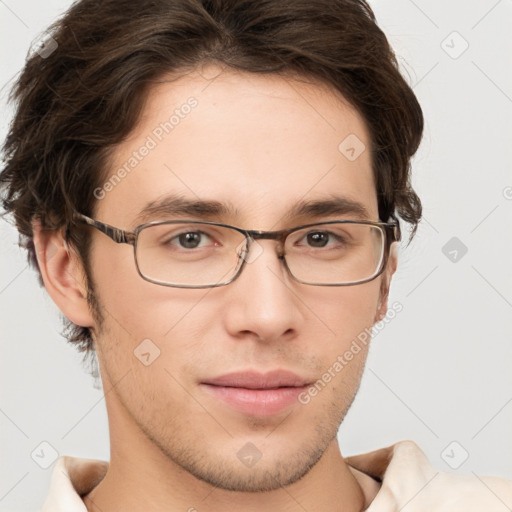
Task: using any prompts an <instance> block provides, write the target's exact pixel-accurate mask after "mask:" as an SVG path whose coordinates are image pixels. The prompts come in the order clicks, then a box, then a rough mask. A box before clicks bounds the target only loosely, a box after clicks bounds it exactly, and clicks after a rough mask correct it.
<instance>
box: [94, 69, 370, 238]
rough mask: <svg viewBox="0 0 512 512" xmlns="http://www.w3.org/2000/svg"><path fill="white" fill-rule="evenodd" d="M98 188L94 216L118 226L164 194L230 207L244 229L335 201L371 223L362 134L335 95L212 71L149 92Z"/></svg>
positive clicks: (285, 81) (357, 119) (354, 115)
mask: <svg viewBox="0 0 512 512" xmlns="http://www.w3.org/2000/svg"><path fill="white" fill-rule="evenodd" d="M100 187H101V188H102V192H101V193H100V194H99V195H97V197H99V196H103V198H102V199H101V200H99V201H98V205H97V211H96V214H97V215H98V216H99V218H102V219H104V220H108V221H109V222H110V223H114V222H117V223H119V225H125V226H127V225H131V224H132V223H133V221H134V219H136V218H140V213H141V212H142V211H143V210H144V208H145V207H147V205H148V204H155V203H158V202H159V201H160V200H161V199H162V198H164V197H165V196H168V195H172V196H174V197H176V196H178V197H183V198H186V199H188V200H198V201H199V200H205V201H217V202H221V203H226V204H229V205H230V208H229V210H230V211H231V212H236V217H237V218H236V219H235V218H230V219H228V218H223V219H222V220H225V221H228V220H229V221H233V222H236V223H237V225H239V226H242V227H248V228H251V229H266V228H268V227H269V226H274V223H275V222H276V221H277V219H279V218H284V217H285V216H286V214H287V212H289V211H290V210H291V209H292V208H293V207H294V205H296V204H297V203H298V202H304V201H308V200H321V199H322V200H323V199H328V198H329V197H332V196H336V197H344V198H347V199H349V200H351V201H353V202H358V203H361V204H362V205H363V206H364V207H365V208H366V210H367V211H368V212H369V214H370V217H372V218H375V219H376V218H377V200H376V192H375V187H374V182H373V174H372V166H371V155H370V137H369V132H368V130H367V127H366V126H365V123H364V120H363V119H362V117H361V116H360V115H359V114H358V112H357V111H356V110H355V109H354V108H353V107H351V106H350V105H349V104H348V103H347V102H346V101H345V100H344V99H343V97H342V96H341V95H340V94H339V93H337V92H336V91H334V90H333V89H332V88H330V87H328V86H327V85H324V84H320V83H311V81H309V82H305V81H298V80H296V79H292V78H289V77H283V76H279V75H276V74H271V75H268V74H266V75H257V74H252V73H245V72H238V71H234V70H229V71H226V70H224V71H222V70H221V69H220V68H218V67H215V66H213V65H211V66H209V67H208V68H203V69H202V70H201V71H200V72H198V71H195V72H192V73H189V74H187V75H185V76H182V77H180V78H178V79H174V80H170V79H169V80H166V79H162V80H161V81H160V83H158V84H156V85H154V86H153V87H152V88H151V90H150V92H149V94H148V97H147V101H146V103H145V106H144V109H143V112H142V115H141V118H140V120H139V122H138V124H137V126H136V127H135V129H134V130H133V132H132V133H131V135H130V136H129V137H128V138H127V139H126V140H125V141H124V142H122V143H121V144H119V145H118V146H117V147H116V148H115V150H114V152H113V153H112V156H111V159H110V162H109V166H108V169H107V172H106V174H105V177H104V181H103V182H101V183H100ZM103 192H104V193H103ZM244 224H247V225H245V226H243V225H244Z"/></svg>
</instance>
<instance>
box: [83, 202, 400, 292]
mask: <svg viewBox="0 0 512 512" xmlns="http://www.w3.org/2000/svg"><path fill="white" fill-rule="evenodd" d="M74 219H75V221H77V222H79V223H82V224H86V225H88V226H90V227H92V228H95V229H97V230H98V231H100V232H101V233H103V234H104V235H106V236H108V237H109V238H110V239H111V240H113V241H114V242H115V243H117V244H128V245H132V246H133V256H134V260H135V266H136V268H137V272H138V274H139V275H140V277H142V279H144V280H145V281H148V282H150V283H154V284H158V285H161V286H170V287H173V288H217V287H219V286H225V285H227V284H230V283H232V282H233V281H234V280H235V279H237V278H238V277H239V276H240V274H241V273H242V270H243V268H244V266H245V263H246V258H245V256H246V255H247V254H249V251H250V248H251V243H252V242H253V241H254V240H276V241H277V242H279V247H280V252H279V253H278V256H277V257H278V259H280V260H281V261H282V262H283V264H284V267H285V268H286V271H287V272H288V275H289V276H290V277H291V278H292V279H293V280H294V281H296V282H298V283H302V284H307V285H311V286H352V285H356V284H363V283H367V282H369V281H373V280H374V279H376V278H377V277H378V276H380V275H381V274H382V272H384V269H385V268H386V264H387V262H388V259H389V254H390V247H391V244H392V243H393V242H399V241H400V240H401V230H400V223H399V221H398V219H397V218H396V217H395V216H394V215H393V214H391V216H390V219H391V221H390V222H377V221H371V220H331V221H324V222H315V223H311V224H303V225H301V226H295V227H293V228H289V229H282V230H279V231H259V230H253V229H242V228H238V227H236V226H231V225H230V224H223V223H221V222H210V221H201V220H188V219H183V220H155V221H151V222H146V223H144V224H140V225H138V226H137V227H136V228H135V229H133V231H126V230H123V229H120V228H116V227H114V226H111V225H110V224H105V223H104V222H100V221H99V220H96V219H92V218H91V217H88V216H87V215H84V214H82V213H78V212H75V214H74ZM183 223H186V224H207V225H211V226H219V227H224V228H230V229H233V230H235V231H238V232H239V233H241V234H242V235H244V237H245V243H246V245H245V253H244V254H239V255H238V256H239V264H238V268H237V269H236V271H235V274H234V275H233V277H231V279H229V280H228V281H223V282H221V283H216V284H213V285H179V284H172V283H166V282H164V281H159V280H156V279H151V278H150V277H147V276H145V275H144V274H143V273H142V272H141V270H140V268H139V263H138V261H137V240H138V237H139V233H140V232H141V231H143V230H144V229H147V228H148V227H151V226H156V225H164V224H183ZM329 224H364V225H368V226H374V227H377V228H379V229H380V230H381V231H382V233H383V236H384V253H383V255H382V258H381V262H380V266H379V268H378V270H377V272H376V273H375V274H374V275H372V276H371V277H369V278H366V279H362V280H359V281H351V282H348V283H311V282H307V281H302V280H301V279H298V278H297V277H295V276H294V275H293V273H292V271H291V270H290V268H289V267H288V263H287V262H286V256H285V254H284V253H283V248H284V245H285V242H286V238H287V237H288V236H289V235H290V234H291V233H294V232H295V231H299V230H301V229H304V228H308V227H314V226H324V225H329Z"/></svg>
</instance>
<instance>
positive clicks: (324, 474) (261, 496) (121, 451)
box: [84, 435, 366, 512]
mask: <svg viewBox="0 0 512 512" xmlns="http://www.w3.org/2000/svg"><path fill="white" fill-rule="evenodd" d="M111 439H112V440H113V441H114V442H113V444H112V445H111V460H110V465H109V469H108V471H107V474H106V476H105V477H104V479H103V480H102V481H101V482H100V484H99V485H98V486H97V487H96V488H94V489H93V490H92V491H91V492H90V493H89V494H88V495H87V496H86V497H85V498H84V502H85V505H86V506H87V509H88V512H101V511H105V510H108V511H109V512H120V511H123V512H125V511H127V510H133V511H135V510H144V512H157V511H159V512H161V511H163V510H165V511H166V512H174V511H180V512H183V511H188V512H200V511H202V510H208V511H210V512H220V511H225V510H239V511H241V512H253V511H254V512H256V511H258V512H259V511H261V510H276V511H280V512H295V511H297V512H299V511H300V512H303V511H304V510H307V511H308V512H316V511H325V510H334V509H333V503H335V504H336V507H337V508H336V509H335V510H336V511H337V512H360V511H361V510H362V509H363V507H364V506H365V502H366V500H365V497H364V495H363V491H362V489H361V485H360V483H361V484H362V485H363V487H364V478H363V479H361V476H360V475H357V479H356V477H355V476H354V472H353V471H351V469H349V467H348V466H347V464H346V463H345V461H344V460H343V457H342V456H341V454H340V451H339V447H338V443H337V441H336V440H333V441H332V442H331V443H330V445H329V446H328V448H327V450H326V451H325V452H324V454H323V455H322V457H321V458H320V460H319V461H318V462H317V464H315V466H314V467H313V468H312V469H311V470H310V471H309V472H308V473H307V474H306V475H305V476H304V477H303V478H301V479H300V480H299V481H297V482H295V483H293V484H291V485H288V486H286V487H282V488H279V489H277V490H272V491H268V492H235V491H227V490H223V489H220V488H215V487H214V486H212V485H210V484H208V483H206V482H203V481H201V480H199V479H197V478H196V477H194V476H193V475H191V474H190V473H188V472H187V471H184V470H183V469H182V468H181V467H179V466H178V465H177V464H175V463H174V462H173V461H172V460H170V459H169V458H168V457H167V456H166V455H164V454H163V453H162V452H161V451H160V450H159V449H158V448H157V447H156V446H155V445H154V444H153V443H152V442H151V441H150V440H149V439H147V438H146V437H145V436H143V435H141V436H139V439H130V440H128V439H126V437H119V436H118V437H114V436H112V437H111ZM117 440H122V444H121V443H116V441H117ZM358 480H360V483H358Z"/></svg>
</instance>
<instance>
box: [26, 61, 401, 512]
mask: <svg viewBox="0 0 512 512" xmlns="http://www.w3.org/2000/svg"><path fill="white" fill-rule="evenodd" d="M190 96H194V97H195V98H196V99H197V101H198V105H197V107H196V108H194V109H193V110H192V112H191V113H190V114H189V115H188V116H186V117H185V118H184V119H181V120H180V123H179V125H177V126H176V127H175V128H174V129H173V131H172V133H170V134H168V135H166V136H165V138H164V139H163V140H162V141H161V142H160V143H159V144H158V145H157V147H156V148H154V149H152V150H151V151H150V152H149V154H148V155H147V156H146V157H145V158H144V159H143V161H142V162H141V163H140V164H139V165H138V167H137V168H136V170H133V171H132V172H131V173H130V174H129V175H128V176H126V177H125V178H124V179H123V180H122V181H121V182H120V183H119V184H118V185H116V186H115V187H114V188H113V189H112V190H111V191H110V192H108V193H107V194H106V195H105V197H104V198H103V199H101V200H99V201H98V203H97V207H96V211H95V213H94V216H95V218H96V219H98V220H100V221H103V222H106V223H108V224H111V225H113V226H116V227H120V228H123V229H128V230H130V229H133V228H134V227H135V226H136V225H138V224H140V223H142V221H140V220H138V219H137V216H138V214H139V212H140V211H141V210H142V208H143V207H144V206H145V204H146V203H147V202H149V201H153V200H155V199H158V198H160V197H161V196H162V195H164V194H167V193H169V192H173V193H177V194H180V195H182V196H183V197H186V198H191V199H197V198H200V199H215V200H218V201H222V202H230V203H231V204H232V205H233V206H234V207H236V208H237V210H238V213H237V215H235V216H227V217H224V216H222V217H215V218H212V219H210V220H215V221H220V222H225V223H230V224H232V225H235V226H239V227H242V228H246V229H260V230H276V229H284V228H288V227H293V226H296V225H300V224H302V223H304V222H303V221H304V220H307V219H304V218H296V219H287V220H286V222H285V221H284V220H282V219H283V218H284V215H285V214H286V213H287V212H288V211H289V210H290V209H291V207H292V206H293V205H294V204H296V203H297V202H298V201H301V200H310V199H321V198H330V197H331V195H332V194H334V193H335V194H337V195H342V196H344V197H348V198H350V199H353V200H356V201H358V202H360V203H362V204H363V205H364V206H365V207H366V209H367V211H368V212H369V218H370V219H371V220H379V219H378V214H377V211H378V210H377V196H376V191H375V185H374V181H373V175H372V169H371V156H370V152H369V151H368V150H366V151H364V152H363V153H362V154H361V155H360V156H359V158H357V159H356V160H355V161H349V160H348V159H347V158H346V157H345V156H344V155H343V154H342V153H341V152H340V151H339V150H338V145H339V144H340V142H341V141H342V140H343V139H345V137H347V136H348V135H349V134H356V135H357V137H358V138H359V139H360V140H361V141H363V143H364V144H365V145H366V147H367V148H369V147H370V138H369V133H368V130H367V127H366V126H365V123H364V121H363V119H362V117H361V116H360V115H359V114H358V113H357V112H356V111H355V110H354V109H353V108H352V107H351V106H350V105H348V104H347V103H346V102H345V101H344V99H343V98H342V97H341V95H340V94H339V93H337V92H335V91H334V90H332V89H331V88H329V87H327V86H326V85H323V84H320V83H311V82H310V83H305V81H296V80H293V79H292V78H290V77H287V78H285V77H281V76H278V75H253V74H248V73H243V72H237V71H233V70H229V71H228V70H224V71H222V70H221V69H220V68H218V67H216V66H213V65H211V66H208V67H206V68H203V69H202V70H201V73H197V72H193V73H189V74H187V75H185V76H183V77H182V78H179V79H178V80H174V81H172V82H171V81H167V82H166V81H163V82H162V83H159V84H158V85H156V86H154V87H153V88H152V89H151V91H150V93H149V96H148V101H147V103H146V105H145V108H144V111H143V115H142V117H141V119H140V120H139V123H138V125H137V127H136V128H135V130H134V131H133V132H132V134H131V136H130V137H129V138H128V139H127V140H125V141H124V142H123V143H122V144H120V145H119V146H118V147H117V148H116V149H115V152H114V153H113V154H112V158H111V161H110V169H109V172H107V174H106V176H107V177H108V176H110V175H111V174H112V173H113V172H115V170H116V169H118V168H119V167H120V166H121V165H122V164H123V163H124V162H125V161H126V160H127V159H128V158H129V157H130V155H131V154H132V152H133V151H134V150H136V149H137V148H139V147H140V146H141V145H142V144H144V141H145V140H146V138H147V136H148V135H149V134H151V132H152V130H153V129H154V128H155V127H156V126H158V125H159V123H160V122H162V121H163V120H165V119H168V118H169V117H170V116H171V115H172V113H173V111H174V110H175V109H176V108H178V107H179V106H180V105H182V104H183V103H185V102H186V100H187V98H189V97H190ZM348 217H350V216H348ZM160 218H161V217H160ZM336 218H340V217H339V216H338V217H336V216H334V217H328V218H326V220H334V219H336ZM343 218H347V216H345V217H343ZM34 228H35V235H34V237H35V242H36V246H37V249H38V258H39V264H40V268H41V271H42V275H43V279H44V283H45V286H46V288H47V290H48V292H49V293H50V295H51V296H52V298H53V300H54V301H55V302H56V303H57V305H58V306H59V307H60V309H61V310H62V311H63V313H64V314H65V315H66V316H67V318H69V319H70V320H71V321H72V322H74V323H75V324H78V325H83V326H89V327H91V328H92V329H93V332H94V336H95V345H96V350H97V354H98V360H99V364H100V372H101V377H102V381H103V386H104V390H105V400H106V406H107V411H108V416H109V428H110V441H111V459H110V466H109V469H108V471H107V473H106V476H105V477H104V479H103V480H102V481H101V482H100V483H99V485H98V486H97V487H96V488H95V489H94V490H93V491H92V492H90V493H89V495H88V496H87V497H86V498H85V500H84V501H85V503H86V505H87V508H88V510H90V511H93V510H94V511H96V510H108V511H109V512H115V511H121V510H124V511H125V510H145V511H147V512H151V511H156V510H164V509H165V510H168V511H173V510H176V511H177V510H190V511H192V510H198V511H200V510H209V511H212V512H215V511H220V510H227V509H230V510H235V509H236V510H241V511H256V510H280V511H296V510H304V509H306V510H308V511H310V512H314V511H318V510H326V509H328V510H332V504H333V503H336V504H337V506H338V509H337V510H340V511H359V510H361V509H362V508H363V507H364V506H366V505H367V504H368V503H369V501H370V500H371V499H372V497H373V496H374V494H375V492H376V486H375V484H374V483H373V482H372V480H371V479H369V477H365V476H363V475H362V474H358V473H357V472H356V471H355V470H352V469H349V467H348V466H347V464H346V463H345V461H344V459H343V457H342V455H341V454H340V451H339V447H338V443H337V439H336V434H337V431H338V428H339V425H340V423H341V421H342V420H343V418H344V416H345V414H346V412H347V410H348V409H349V407H350V405H351V403H352V401H353V399H354V397H355V395H356V392H357V390H358V387H359V383H360V379H361V374H362V371H363V368H364V363H365V360H366V355H367V347H363V350H361V351H360V352H359V353H358V354H357V355H356V356H354V358H353V360H352V361H350V363H349V364H348V365H347V366H346V367H344V368H343V371H341V372H340V373H338V374H337V375H336V377H335V378H333V379H332V381H331V382H330V383H329V384H328V385H327V386H326V387H325V389H323V390H322V392H321V393H319V394H318V395H317V396H316V397H314V398H313V399H312V400H311V401H310V402H309V403H308V404H307V405H303V404H300V403H298V402H297V403H296V404H294V405H293V406H291V407H290V408H287V409H286V410H285V411H283V412H281V413H279V414H276V415H271V416H268V417H257V416H253V415H248V414H242V413H240V412H238V411H235V410H233V409H232V408H230V407H229V406H228V405H226V404H224V403H222V402H220V401H219V400H218V399H216V398H215V397H212V396H211V395H210V394H208V393H206V392H205V391H204V390H203V389H202V387H201V386H200V382H202V381H204V380H205V379H207V378H211V377H215V376H219V375H223V374H226V373H230V372H233V371H243V370H248V369H251V370H256V371H259V372H266V371H269V370H273V369H278V368H279V369H286V370H290V371H293V372H294V373H296V374H298V375H300V376H302V377H305V378H307V379H308V381H309V382H315V381H317V380H318V379H320V378H321V377H322V374H323V373H324V372H325V371H326V370H327V369H328V368H329V367H331V366H332V364H333V363H334V362H335V361H336V358H337V357H338V355H340V354H343V353H344V352H345V351H346V350H347V349H348V348H349V347H350V344H351V342H352V340H353V339H354V338H356V336H357V335H358V334H359V333H360V332H362V331H364V329H365V328H371V326H372V325H373V324H374V323H375V322H377V321H379V320H380V319H382V317H383V316H384V315H385V313H386V310H387V294H388V289H389V284H390V280H391V276H392V274H393V272H394V271H395V268H396V255H395V253H394V252H393V253H392V256H391V258H390V260H389V262H388V265H387V267H386V270H385V272H384V274H383V275H381V276H379V277H378V278H376V279H375V280H373V281H371V282H369V283H365V284H360V285H356V286H347V287H323V286H308V285H304V284H300V283H297V282H295V281H293V280H292V279H291V278H290V276H289V275H288V274H287V273H286V270H285V268H284V266H283V265H282V263H281V262H280V261H279V260H278V259H277V257H276V242H275V241H273V240H261V241H259V245H260V247H261V248H262V252H261V254H259V255H258V256H257V258H256V259H254V261H252V262H251V263H248V264H247V265H246V267H245V268H244V271H243V272H242V274H241V275H240V277H239V278H238V279H237V280H235V281H234V282H232V283H231V284H229V285H227V286H222V287H218V288H210V289H195V290H194V289H181V288H172V287H164V286H158V285H155V284H152V283H150V282H147V281H145V280H143V279H142V278H141V277H140V276H139V275H138V273H137V270H136V268H135V264H134V261H133V248H132V247H130V246H129V245H125V244H119V245H118V244H115V243H114V242H113V241H112V240H110V239H109V238H107V237H106V236H104V235H103V234H102V233H99V232H97V231H96V230H90V234H91V236H92V240H93V241H92V251H91V268H92V280H93V282H94V284H95V289H96V294H97V298H98V301H99V303H100V308H101V313H102V315H103V317H104V322H103V323H102V324H101V325H99V323H98V321H97V319H96V318H95V316H94V315H93V313H92V312H91V310H90V308H89V306H88V304H87V301H86V285H85V280H84V277H83V269H82V266H81V263H80V259H79V257H78V256H77V255H76V254H75V253H74V252H73V250H72V249H71V248H69V247H67V246H66V245H65V244H64V243H63V241H62V235H61V233H60V232H52V233H48V232H43V231H41V230H40V228H39V226H38V225H37V223H35V225H34ZM50 249H51V257H47V256H46V255H47V254H49V253H50ZM120 298H122V299H121V300H120ZM148 338H149V339H150V340H152V342H153V343H154V344H155V345H156V346H157V347H158V349H159V350H160V356H159V357H158V358H157V359H155V360H154V361H153V362H152V363H151V364H150V365H149V366H145V365H144V364H142V363H141V362H140V360H139V359H138V358H137V357H134V350H135V349H136V347H137V346H138V345H139V344H140V343H141V342H142V340H144V339H148ZM249 442H250V443H252V444H253V445H254V446H255V447H257V449H258V450H259V452H260V453H261V454H262V456H261V459H260V460H259V461H258V462H257V463H256V464H255V465H254V466H252V467H250V468H249V467H246V466H245V465H244V464H242V463H241V461H240V459H239V458H238V457H237V453H238V452H239V450H240V449H241V448H242V447H243V446H244V445H246V443H249ZM363 490H364V493H363Z"/></svg>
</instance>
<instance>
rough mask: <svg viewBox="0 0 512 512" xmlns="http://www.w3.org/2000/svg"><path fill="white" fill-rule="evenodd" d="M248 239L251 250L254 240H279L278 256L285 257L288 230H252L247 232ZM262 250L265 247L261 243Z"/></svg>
mask: <svg viewBox="0 0 512 512" xmlns="http://www.w3.org/2000/svg"><path fill="white" fill-rule="evenodd" d="M245 235H246V239H247V240H248V250H250V248H251V245H254V244H252V242H257V241H258V240H275V241H277V242H278V245H277V256H278V258H279V259H283V256H284V251H283V243H284V240H285V238H286V235H287V232H286V231H260V230H250V231H246V233H245ZM258 245H259V247H260V248H261V250H262V249H263V247H262V246H261V244H258Z"/></svg>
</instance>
